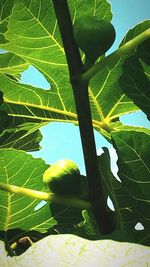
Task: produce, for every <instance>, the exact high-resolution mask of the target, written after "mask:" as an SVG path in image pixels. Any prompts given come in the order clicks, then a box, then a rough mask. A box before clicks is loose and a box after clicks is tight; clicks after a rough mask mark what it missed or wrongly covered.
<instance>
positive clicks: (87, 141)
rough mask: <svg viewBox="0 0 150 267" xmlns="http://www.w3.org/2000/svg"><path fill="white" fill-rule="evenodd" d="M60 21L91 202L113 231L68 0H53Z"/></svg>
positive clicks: (98, 217)
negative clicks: (103, 188)
mask: <svg viewBox="0 0 150 267" xmlns="http://www.w3.org/2000/svg"><path fill="white" fill-rule="evenodd" d="M52 1H53V5H54V9H55V13H56V17H57V22H58V26H59V30H60V34H61V37H62V41H63V45H64V50H65V54H66V58H67V62H68V68H69V73H70V81H71V84H72V89H73V93H74V99H75V104H76V110H77V115H78V121H79V129H80V135H81V141H82V147H83V154H84V160H85V166H86V173H87V178H88V183H89V199H90V201H91V203H92V207H93V212H94V215H95V218H96V221H97V223H98V225H99V229H100V232H101V233H105V234H106V233H110V232H112V231H113V230H114V224H113V220H112V217H111V216H110V213H109V212H108V209H107V204H106V199H105V198H104V195H103V190H102V179H101V177H100V171H99V166H98V161H97V155H96V146H95V140H94V133H93V126H92V119H91V111H90V103H89V97H88V83H87V82H86V81H84V82H83V81H82V80H81V79H80V77H81V75H82V73H83V72H84V66H83V64H82V61H81V57H80V53H79V49H78V47H77V46H76V43H75V41H74V37H73V27H72V22H71V17H70V12H69V8H68V4H67V0H52Z"/></svg>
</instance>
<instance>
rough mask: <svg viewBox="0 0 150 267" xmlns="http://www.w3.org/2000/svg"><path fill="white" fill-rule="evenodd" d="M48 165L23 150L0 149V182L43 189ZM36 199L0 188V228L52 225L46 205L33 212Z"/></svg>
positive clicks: (22, 228) (38, 227) (29, 229)
mask: <svg viewBox="0 0 150 267" xmlns="http://www.w3.org/2000/svg"><path fill="white" fill-rule="evenodd" d="M46 168H47V165H46V164H45V163H44V161H43V160H42V159H34V158H33V157H32V156H31V155H28V154H26V153H25V152H23V151H17V150H14V149H1V150H0V173H1V178H0V180H1V182H3V183H6V184H12V185H17V186H20V187H26V188H30V189H35V190H39V191H45V188H44V184H43V182H42V175H43V173H44V171H45V169H46ZM38 203H39V200H36V199H31V198H27V197H25V196H20V195H18V194H12V193H7V192H4V191H1V190H0V214H1V216H0V230H1V231H4V232H8V230H10V229H17V228H18V229H21V230H22V231H26V232H28V231H31V230H36V231H41V232H42V231H46V229H47V228H50V226H51V225H53V224H54V222H55V221H54V220H53V219H52V218H51V214H50V211H49V207H48V205H46V206H44V207H43V208H42V209H39V210H37V211H34V209H35V207H36V206H37V204H38Z"/></svg>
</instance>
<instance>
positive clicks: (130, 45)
mask: <svg viewBox="0 0 150 267" xmlns="http://www.w3.org/2000/svg"><path fill="white" fill-rule="evenodd" d="M148 38H150V28H149V29H147V30H145V31H144V32H142V33H141V34H139V35H137V36H136V37H135V38H133V39H132V40H130V41H128V42H127V43H126V44H124V45H122V46H121V47H120V48H118V49H117V50H116V51H115V52H113V53H112V54H110V55H109V56H107V57H105V58H104V59H102V60H101V61H99V62H98V63H96V64H95V65H93V66H92V67H91V68H89V69H88V70H87V71H85V72H84V73H83V74H82V75H81V79H82V80H83V81H86V82H89V81H90V79H91V78H92V77H93V76H94V75H95V74H97V73H98V72H99V71H100V70H101V69H103V68H106V67H109V66H110V65H112V64H113V62H115V61H116V60H118V59H120V58H121V57H122V56H125V55H126V54H128V53H129V52H130V51H131V50H133V49H134V48H136V47H137V46H138V45H139V44H141V43H142V42H144V41H145V40H147V39H148Z"/></svg>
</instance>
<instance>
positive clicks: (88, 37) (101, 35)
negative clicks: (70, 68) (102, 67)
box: [74, 16, 116, 64]
mask: <svg viewBox="0 0 150 267" xmlns="http://www.w3.org/2000/svg"><path fill="white" fill-rule="evenodd" d="M115 36H116V33H115V28H114V26H113V25H112V24H111V23H110V22H108V21H104V20H98V19H97V18H96V17H92V16H82V17H80V18H79V19H78V20H77V21H75V23H74V38H75V41H76V43H77V45H78V47H79V48H80V49H81V50H82V51H83V52H84V53H85V56H86V62H88V63H89V64H94V62H95V60H96V59H97V58H98V57H100V56H102V55H104V54H105V53H106V51H107V50H108V49H109V48H110V47H111V46H112V44H113V42H114V40H115Z"/></svg>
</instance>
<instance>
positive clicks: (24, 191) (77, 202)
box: [0, 182, 91, 209]
mask: <svg viewBox="0 0 150 267" xmlns="http://www.w3.org/2000/svg"><path fill="white" fill-rule="evenodd" d="M0 190H3V191H6V192H9V193H15V194H21V195H24V196H27V197H31V198H35V199H40V200H45V201H50V202H55V203H58V204H64V205H68V206H71V207H76V208H80V209H89V208H91V204H90V202H88V201H84V200H82V199H79V198H75V197H63V196H58V195H55V194H52V193H46V192H41V191H37V190H33V189H28V188H23V187H20V186H16V185H11V184H5V183H2V182H0Z"/></svg>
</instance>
